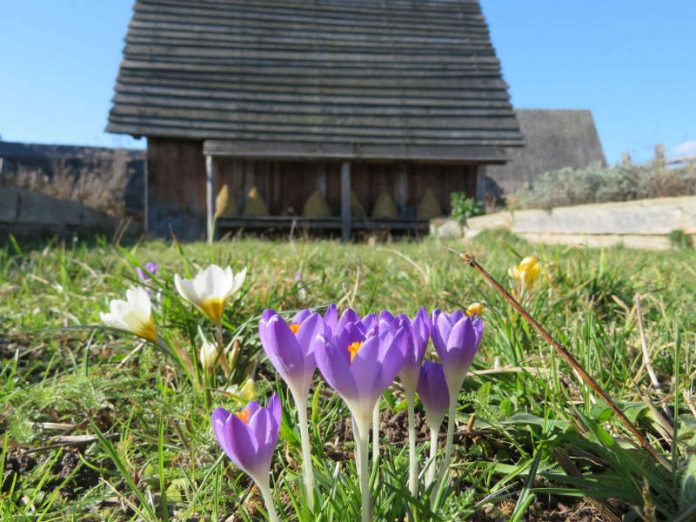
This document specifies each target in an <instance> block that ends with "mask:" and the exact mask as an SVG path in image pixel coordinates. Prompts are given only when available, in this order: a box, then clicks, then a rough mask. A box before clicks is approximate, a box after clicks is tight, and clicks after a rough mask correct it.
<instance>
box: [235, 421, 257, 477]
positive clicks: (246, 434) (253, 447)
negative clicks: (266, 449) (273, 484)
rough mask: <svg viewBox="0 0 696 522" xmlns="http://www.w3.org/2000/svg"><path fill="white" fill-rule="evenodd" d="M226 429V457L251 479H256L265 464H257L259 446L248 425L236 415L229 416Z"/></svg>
mask: <svg viewBox="0 0 696 522" xmlns="http://www.w3.org/2000/svg"><path fill="white" fill-rule="evenodd" d="M227 426H229V427H228V428H227V429H228V430H229V439H228V440H229V448H230V451H229V453H227V452H226V453H227V456H228V457H229V458H230V459H231V460H232V462H234V463H235V464H236V465H237V466H239V467H240V468H242V469H243V470H244V471H246V472H247V473H248V474H249V475H251V476H252V477H257V476H258V475H259V472H260V471H263V465H264V464H265V462H259V459H258V449H259V444H258V441H257V439H256V437H255V434H254V433H253V432H252V430H251V428H250V426H249V424H247V423H246V422H244V421H243V420H242V419H240V418H239V417H237V416H236V415H232V416H230V420H229V421H228V424H227Z"/></svg>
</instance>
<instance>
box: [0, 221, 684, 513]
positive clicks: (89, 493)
mask: <svg viewBox="0 0 696 522" xmlns="http://www.w3.org/2000/svg"><path fill="white" fill-rule="evenodd" d="M448 247H450V248H456V249H465V250H466V251H467V252H469V253H472V254H474V255H476V257H477V259H478V260H479V261H480V262H481V264H483V266H484V267H486V268H487V269H488V270H489V271H490V272H491V273H492V274H493V275H494V276H495V277H496V278H498V280H500V281H501V282H503V283H504V284H505V285H506V286H507V285H509V281H508V279H507V275H506V274H507V268H508V267H509V266H511V265H512V264H514V263H516V262H518V261H519V259H520V257H521V256H524V255H536V256H537V257H538V258H539V259H540V261H541V262H542V263H543V267H544V268H543V272H542V275H541V277H540V280H539V281H538V285H537V287H535V289H534V291H533V292H532V293H531V295H530V296H529V298H528V299H527V300H526V301H525V303H524V304H525V306H526V307H527V309H528V310H529V311H530V312H531V313H532V315H533V316H534V317H535V318H536V319H537V320H539V321H540V322H541V323H542V324H543V325H545V326H546V328H547V329H548V330H549V331H550V332H551V333H552V335H554V336H555V337H556V338H557V339H558V340H559V341H561V342H562V343H564V344H565V345H566V346H567V347H568V348H569V350H570V351H571V352H572V353H573V354H574V355H575V356H576V357H577V359H578V360H579V361H580V362H581V363H582V364H583V365H584V367H585V368H586V369H587V371H588V372H589V373H590V374H591V375H593V376H594V377H595V378H596V380H597V381H598V382H599V383H600V384H601V385H602V386H603V387H604V388H605V389H606V390H607V391H608V392H609V393H610V395H611V396H612V397H613V398H614V400H615V401H617V402H618V404H619V405H620V407H621V408H622V409H623V410H624V412H625V413H626V415H627V416H628V417H629V418H630V419H631V420H632V421H633V422H635V423H636V424H637V425H638V427H639V429H640V430H641V431H642V432H643V433H644V434H645V435H646V436H648V438H649V440H650V441H651V443H652V444H653V445H654V446H655V447H656V448H657V449H658V451H659V452H660V454H662V455H663V456H664V457H665V459H667V461H668V462H669V468H664V467H661V466H659V465H657V464H655V463H654V462H653V461H651V460H650V458H649V457H648V456H647V455H646V453H645V452H644V451H642V450H638V449H636V448H635V447H634V446H633V445H632V444H631V437H630V435H629V434H628V433H627V432H626V430H625V429H623V427H622V426H621V425H620V424H618V423H617V422H615V419H614V418H613V416H612V415H611V412H610V410H609V409H608V408H607V407H606V405H604V404H602V403H601V402H599V401H597V400H596V398H595V397H594V395H593V394H592V393H591V392H590V391H589V390H588V389H587V388H586V387H585V386H584V385H582V383H581V382H580V381H579V380H578V379H577V378H576V377H575V376H574V375H573V373H572V372H571V371H570V370H569V368H568V367H567V365H566V364H565V363H564V362H563V361H562V360H560V359H559V358H558V357H557V356H556V354H555V352H554V351H553V349H552V348H551V347H550V346H548V345H547V344H546V343H544V342H543V340H542V339H540V338H539V337H538V336H537V335H536V334H535V333H534V332H533V331H532V330H531V329H530V327H529V326H528V325H527V324H526V323H525V322H524V321H523V320H522V319H521V318H520V316H519V315H518V314H517V313H515V312H514V311H512V310H511V308H510V307H509V306H508V305H507V304H506V303H505V302H504V301H503V300H502V299H501V298H500V296H498V295H497V294H496V293H494V291H493V290H492V289H491V288H490V287H488V286H487V285H486V284H485V283H484V282H483V281H482V280H481V279H480V277H479V276H478V275H477V274H476V273H475V272H474V271H473V270H471V269H470V268H468V267H467V266H465V265H464V264H463V263H462V262H461V261H460V260H459V259H458V258H457V257H456V256H454V255H452V253H450V251H449V250H448ZM146 261H157V262H158V263H159V265H160V272H159V273H158V278H157V280H156V281H155V283H154V287H155V288H154V290H153V294H155V295H156V294H157V293H158V292H159V291H161V298H160V299H161V302H160V305H159V307H160V313H159V314H158V315H157V316H156V320H157V322H158V327H159V330H160V331H161V332H163V333H165V334H166V335H168V336H171V338H172V339H173V340H174V341H176V342H177V343H178V344H179V345H180V346H182V347H184V348H185V349H187V350H189V353H190V354H191V357H192V358H195V359H196V360H197V357H196V352H197V347H198V346H199V342H200V341H199V339H198V338H197V333H196V329H197V326H199V325H200V326H201V327H202V328H203V329H204V330H205V331H206V332H207V333H209V334H211V337H212V330H211V326H210V324H209V323H208V322H207V321H206V320H204V319H203V318H202V317H201V316H200V315H199V314H198V313H196V312H195V311H193V310H192V309H191V308H190V306H188V305H187V304H186V303H184V302H182V300H181V299H180V298H179V297H178V295H177V294H176V292H175V290H174V288H173V274H174V273H177V272H178V273H180V274H184V273H189V274H190V273H194V272H195V271H196V270H197V268H198V267H201V266H205V265H207V264H209V263H211V262H215V263H218V264H221V265H223V266H224V265H227V264H230V265H231V266H232V267H233V268H234V269H235V270H238V269H241V268H242V267H245V266H246V267H248V268H249V270H250V275H249V277H248V280H247V283H246V285H245V288H244V291H243V295H242V297H241V298H240V299H238V300H237V301H236V302H234V303H230V304H229V306H228V307H227V309H226V316H225V341H226V342H228V341H231V340H232V338H233V337H235V336H236V337H237V338H238V339H239V342H240V347H241V355H240V363H239V365H238V366H237V368H238V370H237V371H236V372H235V373H234V374H233V376H232V379H231V382H224V379H223V377H222V375H217V376H216V380H215V382H212V383H209V384H210V386H208V387H206V389H205V390H204V391H200V390H199V388H198V386H197V385H195V383H191V382H190V380H189V379H187V378H186V376H185V374H184V373H183V371H182V370H181V369H180V368H179V367H178V366H177V365H176V364H175V363H174V362H172V361H171V360H168V359H166V358H165V357H164V356H163V354H161V353H160V352H157V351H155V350H153V348H152V347H151V346H148V345H147V344H143V343H141V342H140V341H139V340H137V339H135V338H133V337H129V336H126V335H120V334H118V333H114V332H110V331H106V330H104V329H101V328H100V327H99V326H98V325H99V312H100V311H104V310H106V309H107V308H108V303H109V300H110V299H112V298H116V297H118V298H122V296H123V294H124V291H125V289H126V288H127V287H128V286H129V285H131V284H133V281H135V280H136V279H137V276H136V275H135V266H137V263H145V262H146ZM694 261H695V257H694V254H693V252H692V251H688V250H681V251H673V252H670V253H668V254H665V253H658V252H642V251H635V250H628V249H622V248H614V249H610V250H604V251H602V250H585V249H575V248H564V247H542V246H538V245H529V244H527V243H525V242H523V241H521V240H519V239H517V238H515V237H514V236H512V235H509V234H497V233H489V234H485V235H482V236H481V237H479V238H477V239H476V240H475V241H474V242H472V243H469V244H467V245H464V246H462V245H461V244H459V243H446V242H440V241H436V240H426V241H423V242H420V243H407V242H403V243H387V244H382V245H374V246H372V245H366V244H360V245H347V246H344V245H341V244H339V243H335V242H291V243H283V242H264V241H258V240H241V241H235V242H229V243H222V244H218V245H215V246H214V247H212V248H211V247H208V246H206V245H203V244H188V245H183V246H182V248H181V250H180V249H179V248H177V246H175V245H172V244H170V243H164V242H146V243H143V244H139V245H137V246H135V247H131V248H124V249H119V248H116V247H112V246H110V245H108V244H106V243H99V244H96V245H91V246H87V245H83V244H81V243H72V244H64V243H60V242H50V243H48V244H46V245H41V247H39V248H34V249H32V248H28V247H23V246H20V245H16V244H10V245H8V246H6V247H4V248H2V249H0V403H1V405H2V408H0V431H1V432H4V435H3V436H0V442H2V453H3V456H2V460H1V461H0V467H2V481H1V482H2V492H1V493H0V515H2V516H1V517H0V518H1V519H2V520H46V521H48V520H76V521H77V520H80V521H85V520H86V521H89V520H136V519H144V520H220V521H223V520H226V519H227V518H228V517H229V516H231V515H233V514H234V515H235V520H263V519H264V518H263V514H262V513H263V504H262V503H261V500H260V496H259V495H258V492H257V491H256V490H255V489H253V488H251V487H250V482H249V480H248V479H247V478H246V477H245V476H244V475H243V474H242V473H240V472H239V471H238V470H237V469H236V468H235V467H234V466H233V465H232V464H231V463H230V462H229V461H228V460H227V459H226V458H223V457H222V453H221V451H220V450H219V448H218V446H217V444H216V442H215V440H214V437H213V435H212V430H211V428H210V413H211V412H212V409H213V407H215V406H224V407H227V408H228V409H235V408H238V407H239V406H240V404H239V403H238V402H236V401H235V399H234V397H233V396H231V395H229V394H226V393H224V390H225V388H227V387H228V386H234V385H239V384H241V383H242V382H244V380H245V379H246V378H247V376H248V375H249V374H250V373H253V374H254V376H255V377H256V381H257V387H258V390H259V394H260V396H261V400H262V401H263V402H265V400H266V398H267V397H268V396H270V393H271V392H272V391H273V390H277V391H279V392H280V393H281V397H282V398H283V404H284V408H285V412H284V413H285V415H284V421H283V422H284V427H283V430H282V432H281V440H280V443H279V448H278V451H277V453H276V456H275V460H274V474H273V477H274V495H275V500H276V506H277V508H278V509H279V512H280V514H281V518H282V519H283V520H301V521H309V520H322V521H337V522H338V521H344V520H358V519H359V514H358V511H359V506H360V500H359V493H358V484H357V476H356V473H355V469H354V464H353V460H352V450H353V444H352V439H351V437H350V436H347V435H346V433H345V426H346V425H347V424H346V423H345V418H346V416H347V412H346V409H345V407H344V406H343V404H342V403H341V402H340V400H338V399H337V398H336V397H335V396H333V395H332V394H331V393H330V391H329V389H328V387H327V386H326V385H325V384H324V385H322V386H317V387H316V393H315V394H314V400H313V401H312V404H311V412H310V416H311V417H310V419H311V420H313V421H314V422H312V426H311V427H310V431H311V434H312V437H313V453H314V459H315V460H314V466H315V469H316V473H317V482H318V484H319V490H320V497H319V505H320V506H321V508H322V510H321V515H320V516H319V517H318V518H314V517H312V516H311V515H309V514H308V513H307V512H306V509H305V507H304V501H303V500H302V497H301V489H302V488H301V477H300V475H299V472H300V446H299V436H298V435H297V433H298V431H297V430H296V429H295V426H294V422H295V421H294V419H295V415H294V412H293V408H294V406H293V405H292V401H291V400H290V399H289V398H288V394H287V391H286V389H285V388H284V386H283V384H282V383H281V382H280V381H278V380H277V379H276V378H275V377H274V374H273V372H272V371H271V368H270V366H269V365H268V363H267V362H266V361H265V360H264V358H263V356H262V355H263V352H262V350H261V349H260V346H259V341H258V336H257V333H256V327H257V318H258V316H259V315H260V313H261V312H262V310H263V309H265V308H269V307H270V308H274V309H277V310H282V311H292V310H297V309H301V308H304V307H318V308H321V307H325V306H326V305H328V304H329V303H331V302H336V303H338V304H339V307H341V308H343V307H346V306H353V307H354V308H356V309H357V310H358V311H359V312H362V313H365V312H368V311H373V310H379V309H382V308H387V309H390V310H391V311H394V312H405V313H408V314H413V313H414V312H415V311H416V310H417V309H418V308H419V307H420V306H425V307H426V308H428V309H429V310H431V309H433V308H435V307H439V308H442V309H446V310H451V309H453V308H455V307H465V306H466V305H468V304H469V303H471V302H473V301H481V302H483V303H484V304H485V306H486V309H485V312H484V319H485V321H486V329H485V333H484V341H483V343H482V346H481V350H480V353H479V356H478V357H477V359H476V361H475V364H474V370H475V372H474V375H472V376H470V377H469V378H467V380H466V382H465V385H464V388H463V390H462V393H461V396H460V398H459V409H458V416H459V418H458V420H459V425H460V430H461V433H460V435H459V436H458V437H457V439H456V440H457V442H458V444H457V446H456V451H455V459H454V464H453V468H452V470H453V479H452V481H451V482H450V483H449V487H448V489H447V490H446V491H444V492H443V495H442V497H441V503H440V505H439V506H438V509H437V510H435V511H434V512H431V511H430V509H429V506H428V502H427V501H426V500H424V499H421V500H413V499H409V495H408V489H407V485H406V477H407V473H408V469H407V468H408V462H407V448H406V447H405V446H404V444H403V443H402V442H403V440H404V439H405V426H403V434H402V433H401V429H400V427H399V424H398V421H394V422H395V423H396V427H395V428H394V427H393V426H392V428H391V429H390V430H388V433H386V434H384V435H383V437H382V443H383V445H384V448H383V452H384V454H383V457H382V458H381V463H382V464H381V466H380V469H379V474H378V475H379V476H373V496H374V499H375V501H374V514H375V520H380V521H381V520H403V519H404V518H405V517H407V516H410V517H411V518H412V519H413V520H418V521H426V520H463V519H465V518H466V517H468V516H471V515H473V514H475V516H476V517H478V518H477V520H544V519H547V518H548V517H549V516H550V514H551V513H552V512H555V513H556V514H557V515H558V516H561V513H562V512H564V513H565V515H563V516H566V517H567V519H568V520H573V518H572V517H573V516H574V514H576V513H580V512H581V511H582V510H591V512H592V513H602V510H606V509H613V510H615V511H616V513H617V514H618V517H619V518H616V519H617V520H620V519H621V518H620V517H621V516H623V517H624V519H625V520H641V519H643V520H666V519H675V520H680V518H679V517H680V516H681V517H682V518H681V520H693V517H694V516H695V515H694V513H695V512H696V511H694V509H695V508H694V504H695V503H696V496H695V495H694V493H693V492H694V488H695V487H696V486H695V483H696V456H694V455H695V451H696V438H694V434H695V433H696V419H695V418H694V407H695V403H696V399H695V398H694V395H693V383H694V377H695V376H696V364H695V362H696V361H695V358H696V351H695V348H696V314H694V310H696V264H695V263H694ZM298 272H299V273H300V274H301V279H300V281H299V282H298V281H297V280H296V273H298ZM637 292H639V293H640V294H641V298H642V306H643V316H644V317H643V318H644V321H645V325H646V330H647V341H648V346H649V350H650V355H651V362H652V365H653V366H654V368H655V371H656V372H657V375H658V377H659V379H660V382H661V384H662V391H661V392H658V391H656V390H655V389H654V387H653V386H652V385H651V383H650V380H649V377H648V375H647V373H646V371H645V370H644V369H643V357H642V352H641V348H640V335H639V331H638V326H637V320H636V310H635V307H634V304H633V298H634V295H635V294H636V293H637ZM430 353H431V354H432V353H433V350H432V348H431V351H430ZM197 379H201V373H200V371H198V373H197ZM316 382H317V383H319V382H321V381H320V380H319V378H318V377H317V381H316ZM385 402H386V403H387V404H388V406H389V412H388V413H385V417H384V418H385V420H386V421H389V420H391V418H392V417H393V416H394V415H396V414H397V413H398V412H401V411H403V409H404V408H405V403H404V399H403V396H402V394H401V393H400V391H399V389H398V387H392V389H391V390H390V392H388V393H387V396H386V401H385ZM467 423H471V424H470V425H471V426H472V432H471V433H468V434H467V433H465V428H464V427H465V426H466V425H467ZM392 424H393V423H392ZM78 436H80V437H82V438H81V439H80V438H77V437H78ZM420 451H422V453H423V454H424V455H425V454H427V444H424V445H423V446H422V447H421V448H420ZM424 458H425V457H423V459H422V461H421V464H422V463H423V461H424ZM590 497H591V498H593V499H598V500H591V499H590ZM689 510H691V511H689ZM605 516H606V517H608V515H606V514H605ZM605 520H611V518H605Z"/></svg>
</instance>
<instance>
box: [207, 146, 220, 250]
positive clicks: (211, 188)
mask: <svg viewBox="0 0 696 522" xmlns="http://www.w3.org/2000/svg"><path fill="white" fill-rule="evenodd" d="M205 172H206V176H205V206H206V209H205V217H206V225H207V226H206V231H207V236H208V237H207V238H208V244H212V242H213V240H214V239H215V178H216V177H217V167H216V164H215V158H213V157H212V156H206V157H205Z"/></svg>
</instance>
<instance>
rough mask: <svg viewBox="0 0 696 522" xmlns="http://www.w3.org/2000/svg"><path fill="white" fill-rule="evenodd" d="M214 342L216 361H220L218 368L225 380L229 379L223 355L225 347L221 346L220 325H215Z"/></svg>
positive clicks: (230, 372) (225, 358)
mask: <svg viewBox="0 0 696 522" xmlns="http://www.w3.org/2000/svg"><path fill="white" fill-rule="evenodd" d="M215 342H216V343H217V351H218V359H219V360H220V366H221V367H222V371H223V373H224V374H225V378H226V379H229V378H230V375H232V371H231V370H230V365H229V363H228V362H227V355H225V347H224V346H223V344H222V324H216V325H215Z"/></svg>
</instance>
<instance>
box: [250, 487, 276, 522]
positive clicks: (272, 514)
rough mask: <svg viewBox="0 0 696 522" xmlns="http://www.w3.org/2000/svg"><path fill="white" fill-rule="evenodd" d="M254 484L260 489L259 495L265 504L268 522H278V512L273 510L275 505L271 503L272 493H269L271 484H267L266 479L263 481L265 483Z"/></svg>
mask: <svg viewBox="0 0 696 522" xmlns="http://www.w3.org/2000/svg"><path fill="white" fill-rule="evenodd" d="M256 485H257V486H258V487H259V489H260V490H261V496H262V497H263V503H264V504H265V505H266V512H267V513H268V520H269V522H280V519H279V518H278V513H276V510H275V505H274V504H273V494H272V493H271V486H270V485H269V484H268V480H266V481H265V484H262V483H261V482H257V483H256Z"/></svg>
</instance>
